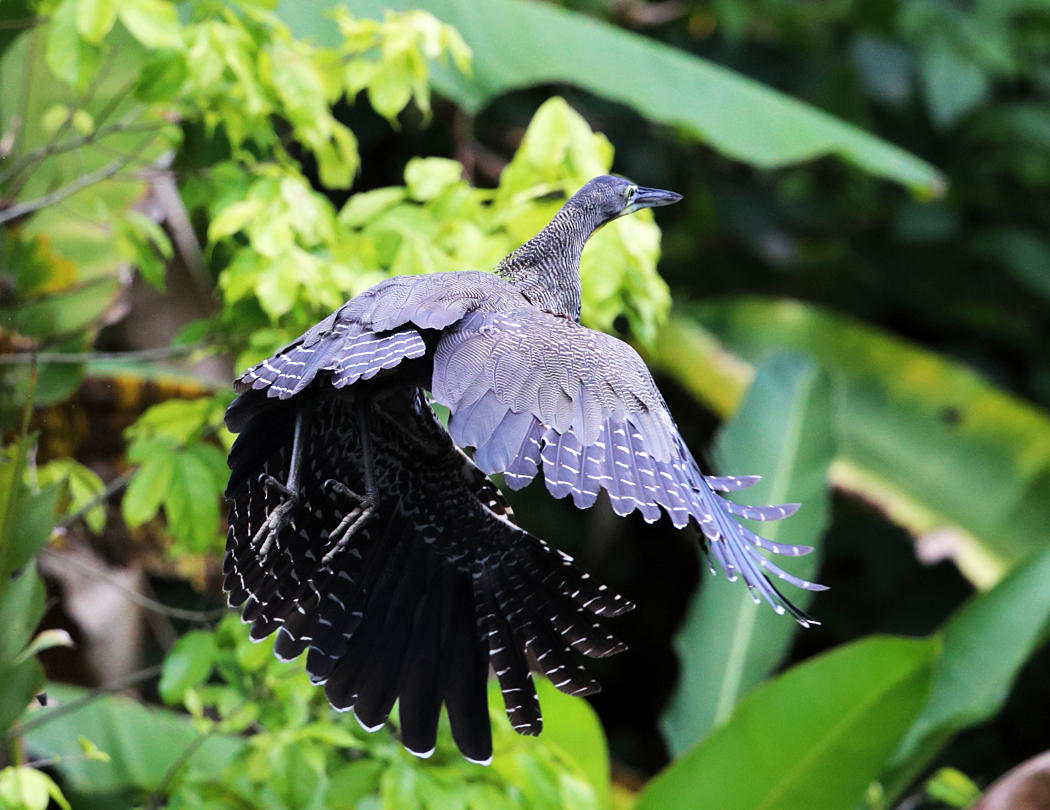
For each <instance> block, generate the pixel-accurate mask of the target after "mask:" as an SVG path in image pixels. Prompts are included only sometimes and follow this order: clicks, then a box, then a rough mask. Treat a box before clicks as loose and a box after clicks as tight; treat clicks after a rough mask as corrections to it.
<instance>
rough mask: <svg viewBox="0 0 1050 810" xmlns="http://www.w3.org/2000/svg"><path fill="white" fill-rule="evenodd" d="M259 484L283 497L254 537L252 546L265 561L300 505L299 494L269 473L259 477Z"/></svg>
mask: <svg viewBox="0 0 1050 810" xmlns="http://www.w3.org/2000/svg"><path fill="white" fill-rule="evenodd" d="M259 482H260V483H261V484H262V485H263V487H264V488H265V489H275V490H277V491H278V492H279V493H280V494H281V497H282V500H281V502H280V503H279V504H277V506H275V507H274V508H273V509H271V510H270V514H268V515H267V516H266V520H265V521H263V524H262V526H260V527H259V531H257V532H256V533H255V536H254V537H252V546H253V547H254V548H257V549H258V552H257V553H258V554H259V557H260V558H261V559H263V560H265V559H266V558H267V557H268V556H269V555H270V552H271V551H272V550H273V546H274V543H276V542H277V538H278V536H279V535H280V533H281V532H282V531H283V530H284V527H285V526H287V525H288V524H289V523H291V521H292V518H291V512H292V510H293V509H294V508H295V506H296V504H298V503H299V494H298V493H297V492H295V491H294V490H292V489H291V488H289V487H288V486H287V485H285V484H282V483H281V482H280V481H278V480H277V479H276V478H274V477H273V476H272V475H269V474H267V473H264V474H262V475H260V476H259Z"/></svg>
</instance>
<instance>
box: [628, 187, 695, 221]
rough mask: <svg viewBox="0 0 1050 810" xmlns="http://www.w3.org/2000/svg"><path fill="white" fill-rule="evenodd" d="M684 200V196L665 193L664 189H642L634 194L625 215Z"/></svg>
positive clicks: (671, 192) (669, 192) (672, 192)
mask: <svg viewBox="0 0 1050 810" xmlns="http://www.w3.org/2000/svg"><path fill="white" fill-rule="evenodd" d="M680 199H682V195H681V194H678V193H677V192H674V191H664V190H663V189H662V188H642V187H641V186H639V188H638V190H637V191H636V192H634V197H633V198H632V199H631V202H630V204H629V205H628V206H627V207H626V208H625V209H624V213H625V214H631V213H634V212H635V211H640V210H641V209H643V208H657V207H659V206H661V205H671V204H672V203H676V202H678V201H679V200H680Z"/></svg>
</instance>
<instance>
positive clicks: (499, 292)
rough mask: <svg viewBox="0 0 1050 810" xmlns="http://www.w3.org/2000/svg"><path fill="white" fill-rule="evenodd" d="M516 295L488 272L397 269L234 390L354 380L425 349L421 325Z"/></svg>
mask: <svg viewBox="0 0 1050 810" xmlns="http://www.w3.org/2000/svg"><path fill="white" fill-rule="evenodd" d="M521 300H522V299H521V296H520V294H518V293H517V292H516V291H515V290H514V289H513V288H512V287H510V286H509V285H507V284H506V282H504V281H502V280H501V279H499V278H497V277H496V276H493V275H491V274H489V273H481V272H475V271H465V272H456V273H432V274H428V275H417V276H395V277H394V278H389V279H386V280H385V281H382V282H380V283H379V284H377V285H375V286H374V287H371V288H369V289H367V290H365V291H364V292H362V293H361V294H359V295H357V296H355V297H354V298H351V299H350V300H349V301H347V302H346V303H345V304H343V306H341V307H340V308H339V309H337V310H336V311H335V312H333V313H332V314H331V315H329V316H328V317H327V318H325V319H324V320H323V321H321V322H320V323H318V324H316V325H315V326H313V327H312V328H310V329H309V330H307V331H306V332H304V333H303V334H302V335H300V336H299V337H298V338H296V339H295V340H293V341H292V342H291V343H289V344H288V345H287V346H285V347H284V348H283V349H281V350H280V351H278V352H277V353H276V354H274V355H273V356H271V357H268V358H266V359H265V360H263V361H262V362H261V363H258V364H256V365H254V366H252V367H251V368H250V369H248V370H247V371H245V372H244V373H243V374H242V375H241V376H240V377H239V378H238V379H237V380H236V381H235V382H234V384H233V386H234V390H236V391H237V393H239V394H240V393H244V392H245V391H248V390H251V389H255V390H261V389H265V390H266V394H267V396H269V397H276V398H278V399H288V398H289V397H292V396H295V395H296V394H298V393H299V392H300V391H302V390H303V389H304V388H306V387H307V386H308V385H309V384H310V383H311V382H313V380H314V378H315V377H316V376H317V374H318V372H321V371H328V372H331V374H332V379H331V382H332V385H333V386H335V387H336V388H342V387H344V386H347V385H352V384H353V383H355V382H357V381H358V380H367V379H370V378H371V377H374V376H375V375H376V374H378V373H379V372H381V371H383V370H384V369H389V368H393V367H394V366H396V365H398V364H399V363H401V362H402V361H403V360H406V359H412V358H416V357H422V356H423V355H424V354H426V351H427V346H426V342H425V340H424V339H423V335H422V334H421V332H423V331H425V330H432V329H444V328H446V327H447V326H450V325H451V324H454V323H455V322H456V321H458V320H460V319H461V318H462V317H463V316H464V315H465V314H466V313H467V312H469V311H471V310H473V309H475V308H476V307H477V306H478V305H479V304H480V303H482V302H485V303H486V304H487V305H489V306H493V305H498V304H500V303H503V302H511V301H513V302H514V303H515V304H517V303H520V302H521Z"/></svg>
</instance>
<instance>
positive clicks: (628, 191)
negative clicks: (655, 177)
mask: <svg viewBox="0 0 1050 810" xmlns="http://www.w3.org/2000/svg"><path fill="white" fill-rule="evenodd" d="M637 190H638V186H628V187H627V188H625V189H624V190H623V199H624V201H625V202H630V201H631V200H632V199H633V198H634V192H636V191H637Z"/></svg>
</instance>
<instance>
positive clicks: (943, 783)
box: [926, 768, 981, 807]
mask: <svg viewBox="0 0 1050 810" xmlns="http://www.w3.org/2000/svg"><path fill="white" fill-rule="evenodd" d="M926 795H927V796H929V797H930V798H931V799H936V800H937V801H940V802H944V803H945V804H947V805H949V806H950V807H970V806H972V805H973V804H974V803H975V802H976V801H977V800H978V799H979V798H981V789H980V788H979V787H977V785H975V784H974V783H973V780H972V779H970V777H968V776H967V775H966V774H964V773H962V772H961V771H958V770H956V769H955V768H941V769H940V770H938V771H937V773H935V774H934V775H933V776H931V777H930V778H929V780H928V781H927V782H926Z"/></svg>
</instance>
